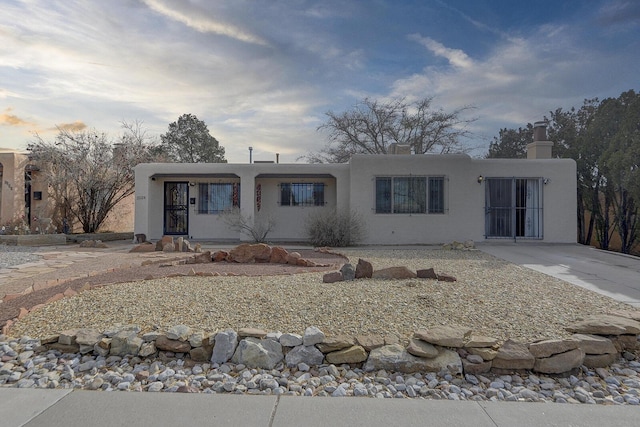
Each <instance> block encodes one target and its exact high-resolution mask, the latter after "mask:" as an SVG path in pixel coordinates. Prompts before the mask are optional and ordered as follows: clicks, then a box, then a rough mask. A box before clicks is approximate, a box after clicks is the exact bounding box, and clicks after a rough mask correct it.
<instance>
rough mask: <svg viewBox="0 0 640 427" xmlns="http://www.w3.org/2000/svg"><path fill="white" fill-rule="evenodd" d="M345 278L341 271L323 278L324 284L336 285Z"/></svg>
mask: <svg viewBox="0 0 640 427" xmlns="http://www.w3.org/2000/svg"><path fill="white" fill-rule="evenodd" d="M343 280H344V278H343V277H342V273H341V272H340V271H332V272H330V273H325V274H324V275H323V276H322V282H323V283H335V282H342V281H343Z"/></svg>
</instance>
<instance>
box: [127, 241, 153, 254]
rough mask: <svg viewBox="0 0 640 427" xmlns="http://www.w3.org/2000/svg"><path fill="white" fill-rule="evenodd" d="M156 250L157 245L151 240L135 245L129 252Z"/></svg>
mask: <svg viewBox="0 0 640 427" xmlns="http://www.w3.org/2000/svg"><path fill="white" fill-rule="evenodd" d="M155 250H156V245H154V244H153V243H151V242H144V243H140V244H139V245H136V246H134V247H133V248H132V249H131V250H130V251H129V252H154V251H155Z"/></svg>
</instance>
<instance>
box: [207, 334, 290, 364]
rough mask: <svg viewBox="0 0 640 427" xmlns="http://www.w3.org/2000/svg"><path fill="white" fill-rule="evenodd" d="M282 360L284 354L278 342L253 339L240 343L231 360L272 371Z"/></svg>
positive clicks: (246, 339)
mask: <svg viewBox="0 0 640 427" xmlns="http://www.w3.org/2000/svg"><path fill="white" fill-rule="evenodd" d="M214 350H215V347H214ZM282 359H284V354H283V353H282V346H281V345H280V343H279V342H276V341H273V340H260V339H258V338H253V337H249V338H245V339H243V340H242V341H240V343H239V344H238V347H237V348H236V351H235V353H234V354H233V357H232V358H231V360H232V361H233V363H240V364H243V365H246V366H249V367H252V368H262V369H273V368H274V367H275V366H276V365H277V364H278V363H279V362H280V361H282Z"/></svg>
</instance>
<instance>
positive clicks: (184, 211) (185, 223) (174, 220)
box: [164, 182, 189, 235]
mask: <svg viewBox="0 0 640 427" xmlns="http://www.w3.org/2000/svg"><path fill="white" fill-rule="evenodd" d="M188 231H189V183H188V182H165V183H164V234H168V235H169V234H188Z"/></svg>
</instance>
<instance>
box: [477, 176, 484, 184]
mask: <svg viewBox="0 0 640 427" xmlns="http://www.w3.org/2000/svg"><path fill="white" fill-rule="evenodd" d="M482 181H484V177H483V176H482V175H479V176H478V184H482Z"/></svg>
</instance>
